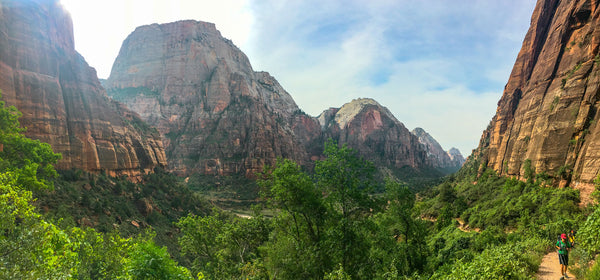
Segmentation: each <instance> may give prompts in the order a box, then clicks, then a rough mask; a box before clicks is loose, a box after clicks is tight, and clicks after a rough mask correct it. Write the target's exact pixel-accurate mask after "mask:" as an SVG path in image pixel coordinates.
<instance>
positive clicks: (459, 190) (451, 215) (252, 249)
mask: <svg viewBox="0 0 600 280" xmlns="http://www.w3.org/2000/svg"><path fill="white" fill-rule="evenodd" d="M18 116H19V113H18V112H17V111H16V110H15V109H14V108H5V107H4V104H3V103H0V130H1V131H0V135H1V136H0V143H1V144H0V278H2V279H72V278H75V279H530V278H531V277H532V276H533V275H534V273H535V271H536V270H537V267H538V266H539V263H540V260H541V257H542V256H543V255H544V254H545V253H546V252H548V251H550V250H552V248H553V247H552V244H553V243H554V242H555V240H556V236H557V235H558V234H559V233H562V232H566V231H568V230H570V229H574V230H578V235H577V245H576V247H575V250H574V252H573V256H574V258H573V260H574V261H576V262H578V264H580V265H579V268H578V270H577V271H578V272H577V275H578V277H579V278H583V277H587V279H597V278H598V276H600V266H599V265H594V266H592V267H589V265H588V264H589V261H590V260H593V259H594V258H595V256H596V254H598V253H600V238H599V237H598V234H597V232H598V230H599V228H600V210H599V209H600V208H593V207H588V208H580V207H579V206H578V204H579V193H578V192H577V191H576V190H573V189H571V188H562V189H560V188H553V187H550V186H548V185H549V182H551V181H550V180H549V176H546V175H545V174H535V172H534V171H533V170H531V167H528V168H529V170H528V172H526V173H527V176H526V178H525V180H524V181H521V180H516V179H511V178H503V177H500V176H498V175H496V174H495V173H494V172H493V171H491V170H483V169H481V168H479V164H478V163H477V162H473V161H472V162H469V163H468V164H467V165H466V167H465V168H463V169H462V170H461V172H459V173H457V174H456V175H454V176H451V177H450V178H447V180H445V181H444V182H443V183H441V184H439V185H437V186H435V187H432V188H430V189H428V190H426V191H423V192H421V193H419V194H418V196H417V195H416V194H415V193H414V192H413V189H412V188H410V186H407V185H405V184H403V183H401V182H398V181H394V180H392V179H382V178H375V176H376V174H380V173H377V172H376V170H375V168H374V166H373V164H372V163H370V162H368V161H365V160H363V159H362V158H360V157H359V156H358V155H357V153H356V152H355V151H353V150H352V149H349V148H348V147H346V146H341V147H340V146H338V145H337V144H336V143H334V142H333V141H328V142H327V143H326V144H325V151H324V154H325V157H324V158H323V159H322V160H320V161H317V162H316V163H315V167H314V171H313V172H308V171H306V170H303V168H302V167H300V166H299V165H298V164H296V163H294V162H292V161H290V160H285V159H281V160H279V161H278V162H277V164H276V165H275V166H272V167H269V168H267V169H266V170H265V171H264V172H263V173H262V174H259V180H258V186H260V187H261V189H262V191H261V195H260V197H261V198H260V202H261V203H258V204H257V205H256V207H255V208H254V209H252V210H253V211H252V212H251V213H250V215H235V214H233V213H232V212H230V211H225V210H222V209H219V208H213V209H209V207H207V206H206V205H207V203H206V201H205V200H204V199H202V198H201V197H200V196H199V194H205V195H206V194H210V195H211V196H213V198H214V195H215V194H217V193H218V191H219V189H221V190H223V189H224V190H227V191H231V190H234V189H235V187H236V186H235V182H233V181H231V182H230V181H228V179H223V178H209V177H202V176H193V177H192V178H190V179H189V181H188V180H186V181H183V180H181V179H179V178H177V177H175V176H173V175H172V174H169V173H166V172H164V171H162V170H156V172H155V173H153V174H151V175H148V176H146V177H145V178H144V183H143V184H135V183H132V182H130V181H128V180H126V178H111V177H108V176H106V175H105V174H87V173H85V172H82V171H77V170H71V171H61V172H60V174H58V173H57V172H56V171H54V169H53V168H52V164H53V163H55V162H56V161H57V160H58V159H59V158H60V156H59V155H57V154H54V153H53V152H52V150H51V147H50V146H49V145H46V144H43V143H40V142H39V141H34V140H31V139H27V138H26V137H24V136H22V134H21V133H22V129H21V128H19V125H18ZM524 165H525V166H526V169H527V164H526V163H524ZM57 177H58V178H57ZM217 181H218V182H219V184H217ZM221 182H223V185H222V184H221ZM246 183H247V182H246ZM211 184H213V185H214V186H210V185H211ZM599 185H600V180H599ZM239 187H240V188H243V190H244V191H243V192H242V194H243V195H244V196H246V197H250V198H251V199H253V200H254V199H256V197H253V195H252V192H253V191H252V190H256V188H257V185H255V184H253V183H252V184H248V185H246V186H239ZM379 190H385V191H384V192H378V191H379ZM227 195H230V196H231V197H234V198H236V197H237V196H235V194H234V193H231V194H227ZM34 198H38V200H39V201H37V202H34ZM223 198H224V197H223ZM36 206H37V207H38V208H37V209H44V211H43V212H44V213H43V214H40V212H38V210H37V209H36ZM229 206H232V205H229Z"/></svg>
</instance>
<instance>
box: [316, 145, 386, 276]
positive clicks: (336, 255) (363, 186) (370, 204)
mask: <svg viewBox="0 0 600 280" xmlns="http://www.w3.org/2000/svg"><path fill="white" fill-rule="evenodd" d="M324 155H325V159H324V160H321V161H317V163H316V165H315V178H316V181H317V186H318V187H319V189H320V190H321V191H322V193H323V194H324V197H323V200H324V203H325V207H326V209H327V212H328V215H327V216H328V219H329V226H328V230H327V238H326V239H327V240H326V244H325V248H329V249H330V252H329V256H330V257H331V258H332V259H333V260H335V262H336V263H339V264H341V265H342V268H343V270H344V271H345V272H346V273H348V274H349V275H351V277H353V278H358V277H361V278H369V277H370V276H369V275H367V274H368V273H369V272H367V271H370V268H369V267H368V265H365V264H366V263H368V251H369V250H368V246H369V245H368V243H369V242H368V241H367V240H366V236H368V235H369V228H370V227H371V225H369V223H371V221H370V220H369V219H368V218H369V217H371V216H372V214H373V213H372V211H376V208H377V204H376V201H375V200H374V199H373V198H372V197H371V196H370V195H369V191H370V190H371V189H373V187H374V186H375V184H376V181H375V180H374V174H375V166H374V165H373V163H371V162H369V161H366V160H364V159H363V158H361V157H359V156H358V154H357V152H356V151H354V150H352V149H350V148H348V147H347V146H346V145H343V146H342V147H338V145H337V143H335V142H334V141H333V140H331V139H330V140H328V141H327V142H326V143H325V150H324Z"/></svg>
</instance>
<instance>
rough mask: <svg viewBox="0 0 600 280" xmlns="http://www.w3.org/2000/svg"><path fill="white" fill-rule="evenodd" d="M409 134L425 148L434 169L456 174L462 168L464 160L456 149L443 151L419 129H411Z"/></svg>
mask: <svg viewBox="0 0 600 280" xmlns="http://www.w3.org/2000/svg"><path fill="white" fill-rule="evenodd" d="M411 133H412V134H414V135H415V136H417V137H418V138H419V142H420V143H421V144H423V145H424V146H425V150H426V151H427V157H428V158H429V162H431V165H433V166H434V167H436V168H447V169H448V171H449V172H456V171H458V169H460V168H461V167H462V165H463V163H464V162H465V159H464V157H463V156H462V154H461V153H460V151H459V150H458V149H457V148H451V149H450V150H448V151H444V149H443V148H442V146H441V145H440V143H438V142H437V141H436V140H435V139H434V138H433V137H432V136H431V135H429V133H427V132H426V131H425V130H424V129H422V128H420V127H417V128H415V129H413V130H412V131H411Z"/></svg>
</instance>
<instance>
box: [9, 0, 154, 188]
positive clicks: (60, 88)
mask: <svg viewBox="0 0 600 280" xmlns="http://www.w3.org/2000/svg"><path fill="white" fill-rule="evenodd" d="M0 90H2V98H3V100H5V101H6V104H7V105H14V106H15V107H17V109H19V110H20V111H21V112H22V113H23V116H22V117H21V118H20V123H21V125H22V126H24V127H26V128H27V130H26V132H25V134H26V135H27V136H28V137H30V138H33V139H39V140H41V141H43V142H47V143H49V144H50V145H52V148H53V149H54V151H55V152H57V153H61V154H62V155H63V158H62V160H61V161H60V162H59V163H58V164H57V166H56V167H57V168H58V169H71V168H79V169H83V170H86V171H92V172H97V171H100V170H105V171H106V172H107V173H108V174H110V175H114V176H120V175H129V176H132V177H137V176H139V175H140V174H142V173H145V172H150V171H151V170H152V169H153V168H154V167H157V166H164V165H165V164H166V157H165V153H164V150H163V147H162V142H161V139H160V136H159V134H158V133H157V132H156V130H153V129H152V128H150V127H148V126H147V125H146V124H145V123H144V122H143V121H141V119H140V117H139V116H138V115H137V114H136V113H134V112H132V111H130V110H128V109H126V108H125V107H124V106H123V105H121V104H119V103H116V102H113V101H111V100H110V99H109V98H108V97H107V96H106V93H105V91H104V89H103V88H102V86H101V85H100V82H99V81H98V78H97V76H96V71H95V70H94V69H93V68H91V67H90V66H88V64H87V63H86V62H85V60H84V58H83V57H82V56H81V55H79V54H78V53H77V52H76V51H75V48H74V41H73V26H72V22H71V18H70V16H69V14H68V13H67V12H66V11H65V10H64V9H63V8H62V7H61V6H60V4H59V3H58V1H51V0H18V1H16V0H15V1H7V0H2V1H0Z"/></svg>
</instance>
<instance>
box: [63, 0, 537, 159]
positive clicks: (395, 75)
mask: <svg viewBox="0 0 600 280" xmlns="http://www.w3.org/2000/svg"><path fill="white" fill-rule="evenodd" d="M61 2H62V3H63V6H65V8H66V9H67V10H68V11H69V12H70V13H71V16H72V18H73V25H74V33H75V48H76V49H77V51H78V52H79V53H81V54H82V55H83V56H84V57H85V59H86V60H87V62H88V63H89V64H90V65H91V66H92V67H94V68H96V70H97V71H98V76H99V77H100V78H107V77H108V76H109V74H110V69H111V67H112V63H113V62H114V59H115V58H116V56H117V54H118V52H119V48H120V47H121V43H122V42H123V40H125V38H126V37H127V35H129V34H130V33H131V32H133V30H134V29H135V28H136V27H137V26H140V25H145V24H151V23H166V22H172V21H176V20H183V19H195V20H201V21H208V22H213V23H215V24H216V27H217V29H219V31H221V34H222V35H223V36H224V37H226V38H228V39H231V40H232V41H233V42H234V43H235V44H236V45H237V46H238V47H239V48H240V49H241V50H242V51H243V52H244V53H245V54H246V55H247V56H248V58H249V59H250V62H251V63H252V66H253V68H254V70H255V71H267V72H269V73H270V74H271V75H273V76H274V77H275V78H276V79H277V80H278V81H279V82H280V83H281V85H282V86H283V87H284V88H285V89H286V90H287V91H288V92H289V93H290V94H291V95H292V97H293V98H294V100H295V101H296V103H297V104H298V106H299V107H300V108H301V109H302V110H304V111H305V112H306V113H308V114H310V115H313V116H317V115H318V114H320V113H321V112H322V111H323V110H325V109H327V108H329V107H340V106H342V105H343V104H344V103H347V102H349V101H351V100H352V99H354V98H359V97H370V98H373V99H375V100H377V101H378V102H379V103H381V104H382V105H383V106H385V107H387V108H388V109H390V111H391V112H392V113H393V114H394V115H395V116H396V118H397V119H398V120H400V121H401V122H403V123H404V124H405V126H406V127H407V128H408V129H409V130H412V129H413V128H415V127H422V128H423V129H425V130H426V131H427V132H429V134H431V135H432V136H433V137H434V138H436V139H437V140H438V142H440V144H441V145H442V147H443V148H444V149H450V148H451V147H456V148H458V149H459V150H460V151H461V152H462V153H463V155H465V157H466V156H467V155H469V154H470V153H471V150H472V149H474V148H475V147H476V146H477V144H478V142H479V138H480V137H481V133H482V131H483V130H484V129H485V127H486V126H487V124H488V123H489V121H490V120H491V118H492V117H493V115H494V114H495V111H496V107H497V102H498V100H499V99H500V97H501V95H502V90H503V89H504V85H505V84H506V82H507V80H508V76H509V74H510V71H511V69H512V66H513V64H514V62H515V59H516V56H517V53H518V51H519V49H520V47H521V44H522V41H523V38H524V36H525V33H526V32H527V28H528V27H529V23H530V18H531V13H532V12H533V8H534V6H535V0H503V1H492V0H381V1H379V0H368V1H367V0H360V1H359V0H356V1H353V0H318V1H317V0H315V1H313V0H302V1H300V0H297V1H286V0H256V1H253V0H218V1H217V0H187V1H183V0H180V1H178V0H102V1H97V0H61Z"/></svg>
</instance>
